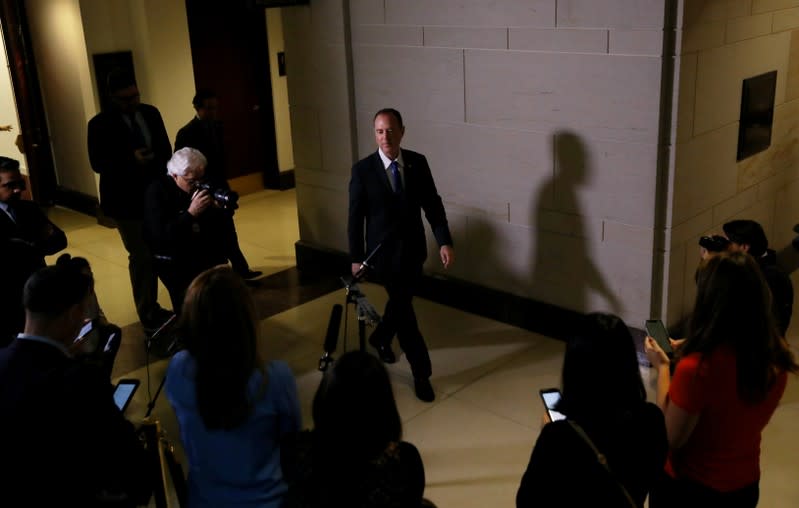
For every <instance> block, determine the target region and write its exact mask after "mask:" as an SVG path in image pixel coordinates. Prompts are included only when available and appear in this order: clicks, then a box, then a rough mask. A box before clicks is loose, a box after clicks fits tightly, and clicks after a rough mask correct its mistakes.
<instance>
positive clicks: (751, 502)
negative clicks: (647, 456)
mask: <svg viewBox="0 0 799 508" xmlns="http://www.w3.org/2000/svg"><path fill="white" fill-rule="evenodd" d="M770 305H771V297H770V294H769V289H768V285H767V284H766V282H765V280H764V278H763V275H762V273H761V271H760V269H759V268H758V265H757V263H756V262H755V260H754V259H753V258H752V257H751V256H749V255H748V254H746V253H744V252H725V253H720V254H718V255H715V256H712V257H710V258H708V259H706V260H704V261H703V265H702V266H701V267H700V270H699V272H698V277H697V295H696V303H695V305H694V310H693V314H692V315H691V320H690V323H689V333H688V338H687V340H686V341H685V343H684V344H682V345H681V347H680V349H679V352H678V355H677V364H676V366H675V369H674V375H673V376H671V375H670V365H669V358H668V356H667V355H666V354H665V353H664V352H663V350H662V349H660V347H659V346H658V345H657V343H656V342H655V341H654V340H653V339H652V338H651V337H647V338H646V343H645V347H646V352H647V356H648V357H649V360H650V361H651V362H652V365H653V366H654V367H655V368H656V369H657V371H658V386H657V402H658V405H659V406H660V407H661V409H662V410H663V413H664V415H665V419H666V431H667V434H668V439H669V446H670V453H669V458H668V460H667V462H666V468H665V473H664V475H663V478H662V480H661V481H660V482H659V483H658V485H657V486H656V487H655V488H654V489H653V491H652V493H651V495H650V499H649V506H650V507H651V508H662V507H671V506H680V507H693V506H702V507H707V506H725V507H741V508H743V507H754V506H757V501H758V498H759V495H760V491H759V481H760V438H761V433H762V431H763V428H764V427H765V426H766V424H767V423H768V422H769V420H770V419H771V415H772V414H773V413H774V410H775V409H776V408H777V404H778V403H779V401H780V398H781V397H782V394H783V392H784V391H785V385H786V382H787V377H788V373H789V372H792V373H796V372H797V371H799V365H797V364H796V362H795V360H794V358H793V355H792V353H791V351H790V350H789V349H788V345H787V344H786V342H785V341H784V340H783V339H782V338H781V337H780V334H779V332H778V330H777V326H776V322H775V319H774V316H773V314H772V313H771V310H770Z"/></svg>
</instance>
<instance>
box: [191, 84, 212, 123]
mask: <svg viewBox="0 0 799 508" xmlns="http://www.w3.org/2000/svg"><path fill="white" fill-rule="evenodd" d="M191 104H192V105H193V106H194V109H195V111H197V118H199V119H200V120H211V121H213V120H216V119H217V118H218V117H219V97H217V95H216V93H214V92H213V91H212V90H208V89H201V90H198V91H197V93H196V94H195V95H194V99H192V101H191Z"/></svg>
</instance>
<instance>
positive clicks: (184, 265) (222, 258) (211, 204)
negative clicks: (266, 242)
mask: <svg viewBox="0 0 799 508" xmlns="http://www.w3.org/2000/svg"><path fill="white" fill-rule="evenodd" d="M206 163H207V162H206V159H205V156H204V155H203V154H202V153H200V152H199V151H198V150H195V149H194V148H188V147H186V148H181V149H180V150H178V151H176V152H175V153H174V154H173V155H172V158H171V159H170V160H169V162H168V163H167V165H166V167H167V173H168V174H166V175H163V176H161V177H160V178H158V179H157V180H156V181H154V182H153V183H152V184H151V185H150V188H149V189H148V190H147V195H146V197H145V204H146V210H145V218H144V232H145V238H146V240H147V242H148V244H149V246H150V249H151V250H152V252H153V255H154V257H155V266H156V273H157V274H158V278H159V279H161V282H163V283H164V286H166V288H167V290H168V291H169V297H170V299H171V300H172V308H173V309H174V310H175V313H178V314H179V313H180V307H181V304H182V303H183V296H184V294H185V293H186V289H187V288H188V287H189V284H190V283H191V281H192V280H193V279H194V277H196V276H197V275H199V274H200V273H202V272H204V271H205V270H207V269H209V268H211V267H213V266H216V265H220V264H226V263H227V262H228V259H229V258H230V252H231V248H232V246H233V245H234V236H233V235H234V233H233V228H232V223H231V220H230V217H229V212H228V209H230V208H231V207H235V206H236V202H237V200H238V195H237V194H236V193H235V192H232V191H226V190H224V189H214V188H213V187H211V186H210V185H208V184H206V183H205V182H204V180H203V178H204V176H205V165H206Z"/></svg>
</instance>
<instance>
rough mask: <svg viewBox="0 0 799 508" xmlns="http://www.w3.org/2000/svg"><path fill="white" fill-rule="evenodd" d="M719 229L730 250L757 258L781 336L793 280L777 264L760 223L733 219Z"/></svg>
mask: <svg viewBox="0 0 799 508" xmlns="http://www.w3.org/2000/svg"><path fill="white" fill-rule="evenodd" d="M722 229H723V230H724V236H726V237H727V239H728V240H729V241H730V245H729V247H728V249H729V250H730V251H732V252H735V251H743V252H747V253H749V255H751V256H752V257H753V258H755V261H757V265H758V266H759V267H760V270H761V271H762V272H763V277H765V279H766V283H767V284H768V287H769V290H771V310H772V312H773V313H774V318H775V319H776V321H777V329H778V330H779V331H780V334H782V336H783V337H785V333H786V332H787V331H788V325H790V324H791V315H792V314H793V283H792V282H791V279H790V277H788V275H787V274H786V273H785V272H783V271H782V270H781V269H780V268H779V267H778V266H777V253H776V252H775V251H774V250H773V249H769V248H768V239H767V238H766V233H765V231H763V226H761V225H760V224H759V223H758V222H755V221H753V220H734V221H730V222H727V223H726V224H724V226H723V227H722Z"/></svg>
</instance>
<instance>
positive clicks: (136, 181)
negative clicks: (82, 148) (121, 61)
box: [88, 70, 172, 332]
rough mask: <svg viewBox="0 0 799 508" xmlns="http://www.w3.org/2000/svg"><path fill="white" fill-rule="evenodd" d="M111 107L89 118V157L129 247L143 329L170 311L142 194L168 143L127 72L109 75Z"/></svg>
mask: <svg viewBox="0 0 799 508" xmlns="http://www.w3.org/2000/svg"><path fill="white" fill-rule="evenodd" d="M108 93H109V94H110V97H111V103H112V107H111V109H109V110H108V111H102V112H100V113H98V114H97V115H96V116H95V117H94V118H92V119H91V120H90V121H89V133H88V145H89V161H90V162H91V165H92V169H94V171H95V172H96V173H99V174H100V205H101V207H102V210H103V213H105V214H106V215H107V216H109V217H111V218H113V219H114V221H115V222H116V224H117V228H118V230H119V235H120V236H121V237H122V243H123V244H124V245H125V249H126V250H127V251H128V254H129V256H128V268H129V270H130V283H131V286H132V288H133V300H134V301H135V303H136V312H137V314H138V315H139V320H140V321H141V323H142V325H143V326H144V328H145V331H147V332H151V331H154V330H155V329H157V328H158V327H159V326H160V325H161V324H163V323H164V322H165V321H166V320H167V319H168V318H169V316H170V313H169V312H167V311H165V310H164V309H162V308H161V307H160V306H159V305H158V282H157V278H156V276H155V272H154V270H153V261H152V255H151V254H150V251H149V250H148V249H147V245H146V243H145V242H144V237H143V230H142V226H143V217H144V193H145V191H146V190H147V187H148V186H149V185H150V183H151V182H153V181H154V180H155V179H156V178H157V177H158V176H159V175H163V174H165V173H166V162H167V161H168V160H169V157H170V156H171V155H172V145H170V143H169V137H168V136H167V134H166V127H164V121H163V120H162V119H161V113H159V112H158V110H157V109H156V108H155V107H153V106H150V105H148V104H141V103H140V102H139V89H138V87H137V86H136V82H135V80H134V79H133V76H132V75H131V74H130V73H127V72H125V71H121V70H115V71H112V72H111V73H110V74H109V75H108Z"/></svg>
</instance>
